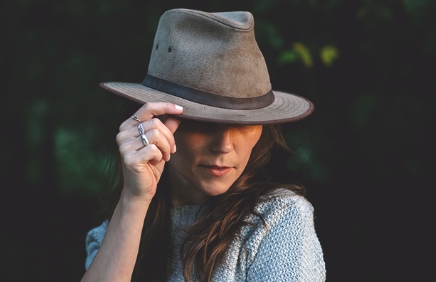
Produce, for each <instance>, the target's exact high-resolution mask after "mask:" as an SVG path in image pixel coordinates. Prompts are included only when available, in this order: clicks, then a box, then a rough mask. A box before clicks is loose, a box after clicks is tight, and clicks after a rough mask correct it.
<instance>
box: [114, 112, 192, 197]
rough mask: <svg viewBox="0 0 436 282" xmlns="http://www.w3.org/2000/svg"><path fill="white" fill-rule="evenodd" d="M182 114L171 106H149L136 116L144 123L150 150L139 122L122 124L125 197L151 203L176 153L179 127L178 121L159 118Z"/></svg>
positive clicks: (120, 142) (120, 149) (118, 137)
mask: <svg viewBox="0 0 436 282" xmlns="http://www.w3.org/2000/svg"><path fill="white" fill-rule="evenodd" d="M182 111H183V108H182V107H180V106H177V105H174V104H171V103H146V104H145V105H144V106H142V107H141V108H140V109H139V110H138V111H137V112H136V116H137V118H138V119H139V120H140V121H141V122H142V126H143V128H144V134H145V136H146V138H147V140H148V143H149V145H147V146H144V144H143V142H142V140H141V138H140V134H139V130H138V127H137V126H138V124H139V122H138V121H136V120H134V119H133V118H129V119H128V120H126V121H124V122H123V123H122V124H121V126H120V132H119V133H118V135H117V143H118V147H119V151H120V154H121V160H122V168H123V176H124V192H123V193H128V194H129V196H133V197H135V198H136V199H140V200H145V201H151V199H152V198H153V196H154V194H155V193H156V187H157V183H158V182H159V179H160V177H161V175H162V172H163V168H164V164H165V162H166V161H169V160H170V155H171V154H172V153H175V152H176V144H175V141H174V135H173V134H174V132H175V131H176V130H177V128H178V126H179V124H180V120H179V119H175V118H171V117H168V118H166V119H165V121H163V122H162V121H161V120H159V119H158V118H156V116H161V115H174V114H181V113H182Z"/></svg>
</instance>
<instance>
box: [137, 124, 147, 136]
mask: <svg viewBox="0 0 436 282" xmlns="http://www.w3.org/2000/svg"><path fill="white" fill-rule="evenodd" d="M136 128H138V132H139V134H143V133H145V130H144V127H143V126H142V123H139V124H138V125H137V126H136Z"/></svg>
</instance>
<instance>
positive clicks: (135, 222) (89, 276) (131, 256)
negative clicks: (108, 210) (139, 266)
mask: <svg viewBox="0 0 436 282" xmlns="http://www.w3.org/2000/svg"><path fill="white" fill-rule="evenodd" d="M128 191H129V190H128V189H124V190H123V192H122V194H121V198H120V201H119V202H118V205H117V207H116V208H115V211H114V214H113V216H112V218H111V220H110V222H109V226H108V228H107V231H106V235H105V237H104V239H103V242H102V244H101V246H100V249H99V250H98V252H97V255H96V256H95V258H94V261H93V262H92V263H91V265H90V267H89V269H88V271H87V272H86V273H85V275H84V277H83V278H82V282H85V281H86V282H88V281H99V282H103V281H104V282H106V281H117V282H122V281H130V280H131V277H132V272H133V268H134V266H135V262H136V257H137V255H138V249H139V242H140V239H141V233H142V228H143V224H144V218H145V215H146V213H147V210H148V207H149V204H150V202H149V201H147V200H143V199H138V198H137V197H135V196H132V195H130V194H129V192H128Z"/></svg>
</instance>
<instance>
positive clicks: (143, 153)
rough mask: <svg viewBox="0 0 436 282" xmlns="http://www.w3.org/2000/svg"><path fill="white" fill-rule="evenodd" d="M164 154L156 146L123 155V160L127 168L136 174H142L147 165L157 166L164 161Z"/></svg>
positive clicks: (152, 145) (151, 145)
mask: <svg viewBox="0 0 436 282" xmlns="http://www.w3.org/2000/svg"><path fill="white" fill-rule="evenodd" d="M162 158H163V156H162V152H161V151H160V150H159V149H158V148H157V147H156V145H154V144H150V145H148V146H145V147H143V148H142V149H140V150H139V151H138V152H135V153H133V152H131V151H130V153H128V154H125V155H123V160H124V163H125V164H126V166H128V167H130V168H131V169H133V170H134V171H136V172H141V171H142V170H144V169H146V167H145V166H146V165H147V163H150V164H152V165H156V164H158V163H159V162H161V161H162Z"/></svg>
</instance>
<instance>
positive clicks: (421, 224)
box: [0, 0, 436, 281]
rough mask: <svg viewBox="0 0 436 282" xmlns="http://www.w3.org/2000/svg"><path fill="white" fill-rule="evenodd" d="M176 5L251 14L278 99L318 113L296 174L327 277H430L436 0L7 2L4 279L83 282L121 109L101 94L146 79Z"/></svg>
mask: <svg viewBox="0 0 436 282" xmlns="http://www.w3.org/2000/svg"><path fill="white" fill-rule="evenodd" d="M179 7H184V8H191V9H198V10H204V11H209V12H213V11H230V10H248V11H251V12H252V13H253V14H254V17H255V22H256V38H257V41H258V44H259V46H260V48H261V50H262V52H263V54H264V56H265V59H266V62H267V64H268V68H269V71H270V76H271V82H272V85H273V88H274V89H277V90H283V91H288V92H293V93H297V94H299V95H302V96H304V97H307V98H308V99H310V100H311V101H313V103H314V104H315V106H316V109H315V112H314V114H313V115H312V116H311V117H309V118H308V119H306V120H304V121H301V122H298V123H295V124H290V125H286V126H285V130H286V137H287V140H288V142H289V144H290V146H291V147H292V148H293V149H294V151H295V152H296V153H297V155H298V157H290V158H289V160H288V171H289V172H290V173H292V174H293V175H295V179H296V181H299V182H302V183H304V184H305V186H306V187H307V190H308V199H309V200H310V201H311V202H312V203H313V205H314V207H315V211H316V220H315V222H316V228H317V233H318V236H319V238H320V241H321V244H322V246H323V250H324V255H325V261H326V266H327V279H328V281H427V280H431V278H429V277H428V278H426V277H427V276H426V274H429V273H430V272H431V270H432V265H431V264H430V263H431V262H432V261H433V260H434V259H432V257H433V256H434V255H433V254H432V253H431V251H430V248H429V246H430V236H429V235H428V234H429V230H428V229H429V226H430V224H431V223H432V221H431V220H430V219H428V218H427V216H428V215H431V211H430V208H431V200H432V198H431V196H430V193H429V191H430V190H431V189H433V188H434V183H433V181H431V180H432V178H431V174H432V172H433V171H432V170H434V165H432V163H433V155H432V154H431V153H430V152H431V151H433V147H434V142H433V141H431V140H430V135H431V133H432V132H433V131H434V125H433V123H432V121H433V120H434V119H433V117H434V115H433V114H431V112H432V110H433V107H434V105H435V91H436V85H435V83H434V80H435V79H434V77H435V74H436V72H435V70H434V67H435V61H436V26H435V22H436V21H435V17H436V1H432V0H377V1H375V0H324V1H322V0H254V1H234V0H233V1H227V0H222V1H216V0H210V1H203V2H201V3H196V2H194V1H188V0H186V1H184V0H179V1H166V0H165V1H133V0H129V1H127V0H125V1H111V0H95V1H84V0H64V1H54V0H40V1H31V0H27V1H25V0H15V1H2V2H1V4H0V22H1V26H0V41H1V43H0V48H1V49H0V50H1V52H0V67H1V68H0V71H1V73H0V79H1V86H2V94H1V98H2V99H1V102H0V130H1V132H2V133H1V138H0V140H1V143H0V150H1V152H0V173H1V175H0V176H1V180H2V182H3V185H2V190H1V192H2V194H1V204H0V214H1V216H2V218H1V227H2V229H1V233H0V247H1V249H0V280H1V281H33V280H37V279H39V281H79V280H80V278H81V276H82V275H83V273H84V261H85V247H84V239H85V235H86V232H87V231H88V230H89V229H90V228H92V227H93V226H95V225H97V224H99V223H100V220H101V219H99V218H98V217H96V216H95V213H96V211H97V210H98V196H99V195H100V194H101V190H102V179H103V177H102V175H103V172H104V167H105V163H106V162H107V160H108V159H109V157H110V150H109V147H110V146H108V145H107V144H113V142H114V140H115V138H114V130H115V131H116V129H117V128H118V116H119V112H120V109H121V108H122V104H123V100H122V99H121V98H118V97H115V95H113V94H110V93H109V92H105V91H104V90H102V89H100V88H99V87H98V83H99V82H102V81H126V82H140V81H142V79H143V78H144V77H145V74H146V72H147V66H148V60H149V55H150V53H151V47H152V43H153V38H154V33H155V31H156V27H157V23H158V20H159V17H160V15H161V14H162V13H163V12H164V11H166V10H168V9H171V8H179ZM431 167H433V169H431ZM426 255H428V256H429V257H430V258H428V256H426ZM430 277H431V276H430Z"/></svg>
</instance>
